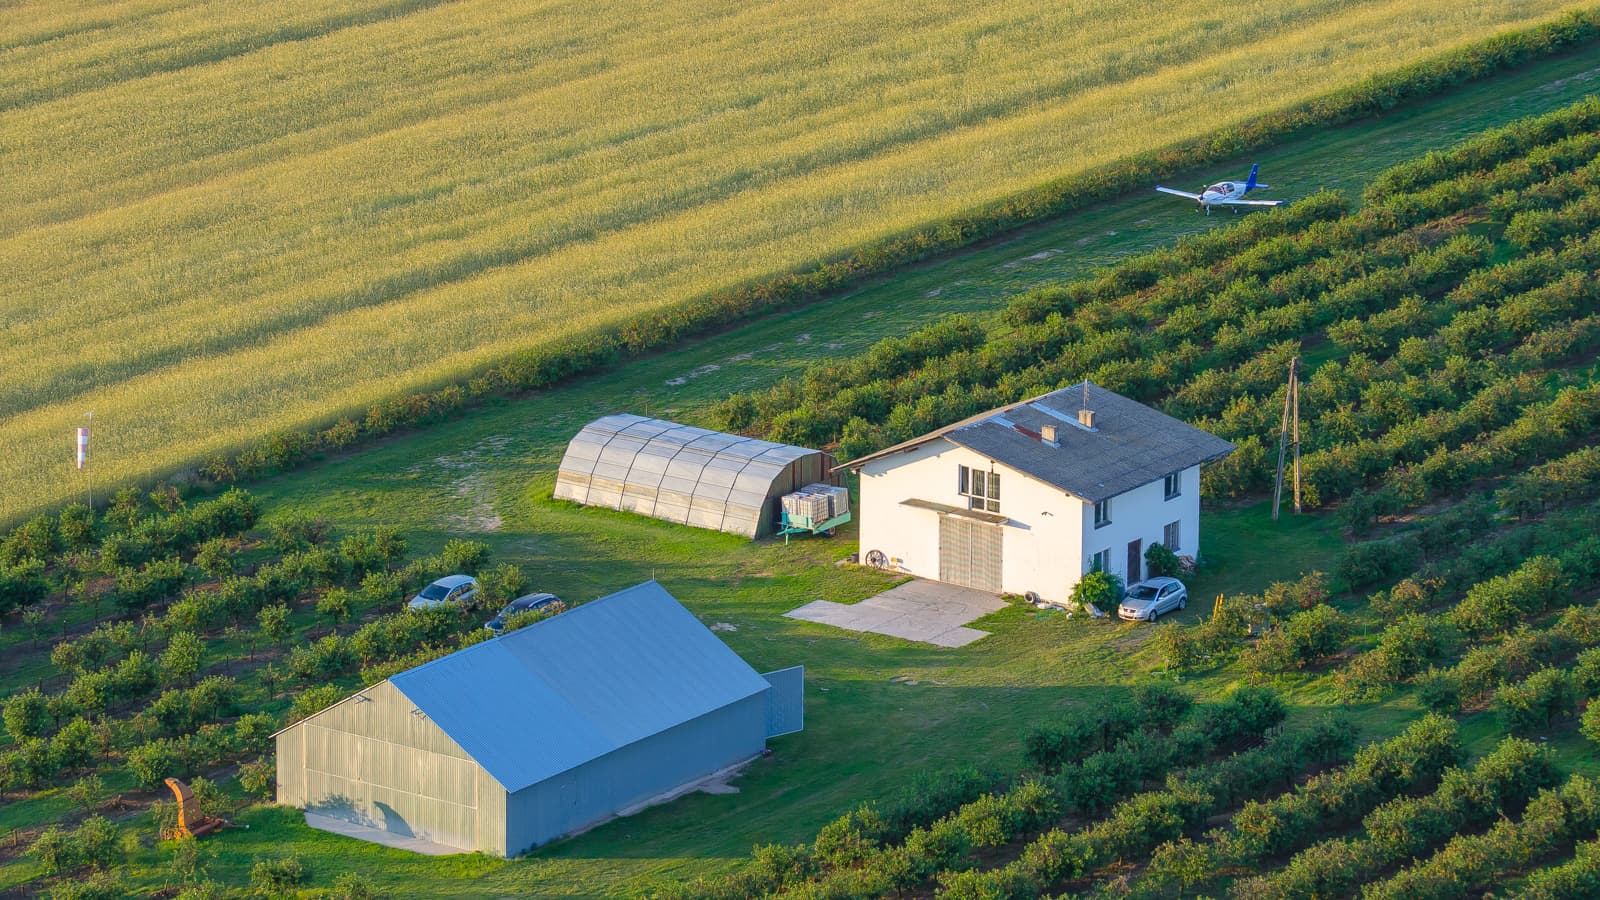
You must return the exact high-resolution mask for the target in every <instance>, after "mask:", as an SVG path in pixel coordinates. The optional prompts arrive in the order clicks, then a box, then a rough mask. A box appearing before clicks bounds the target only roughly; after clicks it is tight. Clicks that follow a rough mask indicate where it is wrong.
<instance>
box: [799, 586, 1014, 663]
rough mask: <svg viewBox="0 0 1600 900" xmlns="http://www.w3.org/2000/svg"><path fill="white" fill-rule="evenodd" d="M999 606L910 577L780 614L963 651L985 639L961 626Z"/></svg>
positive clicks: (980, 595) (971, 592)
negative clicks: (853, 599) (861, 595)
mask: <svg viewBox="0 0 1600 900" xmlns="http://www.w3.org/2000/svg"><path fill="white" fill-rule="evenodd" d="M1005 607H1006V604H1005V601H1004V600H1001V599H1000V598H999V597H997V596H995V595H994V594H990V593H986V592H984V591H980V590H976V589H974V588H965V587H959V586H957V585H953V584H944V583H942V582H938V581H925V580H922V579H914V580H912V581H908V582H906V583H905V584H902V585H898V586H896V587H892V588H890V589H889V590H887V591H884V592H883V593H881V594H879V595H878V596H876V597H871V598H869V599H866V600H863V601H861V602H860V603H855V604H850V605H846V604H843V603H833V602H831V601H828V600H816V601H813V602H811V603H807V604H806V605H805V606H802V607H800V608H799V609H795V610H790V611H789V612H786V613H784V616H785V617H786V618H790V619H800V620H802V621H806V622H817V623H820V624H823V625H832V626H834V627H836V628H844V629H848V630H850V631H869V632H872V633H873V634H886V635H889V636H890V637H897V638H904V639H906V640H908V641H920V642H922V643H925V644H934V645H936V646H940V647H963V646H966V645H967V644H970V643H972V642H973V641H975V640H977V639H979V638H982V637H987V636H988V635H989V632H987V631H979V630H977V629H976V628H966V627H964V626H965V625H966V624H967V623H968V622H971V621H973V620H974V619H978V618H982V617H983V616H986V615H988V614H989V613H992V612H995V611H997V610H1001V609H1005Z"/></svg>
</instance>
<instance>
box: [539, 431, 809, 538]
mask: <svg viewBox="0 0 1600 900" xmlns="http://www.w3.org/2000/svg"><path fill="white" fill-rule="evenodd" d="M833 468H834V461H833V457H832V456H830V455H828V454H827V453H824V452H822V451H820V450H808V449H806V448H804V447H791V446H789V445H787V444H775V443H773V442H771V441H763V440H759V439H757V438H749V437H742V436H740V435H737V434H724V433H723V432H720V431H708V430H706V429H704V428H695V427H693V426H691V425H680V424H678V423H676V422H668V421H665V420H663V419H649V418H646V417H644V416H636V415H631V414H627V413H619V414H617V415H610V416H605V417H604V418H600V419H596V420H595V421H593V422H590V423H589V424H588V425H585V426H584V427H583V430H581V431H579V432H578V434H577V436H576V437H574V438H573V439H572V441H571V442H570V443H569V444H568V445H567V452H566V455H565V456H563V457H562V459H561V469H560V472H559V473H558V474H557V476H556V488H555V497H556V499H558V500H571V501H574V502H576V503H582V504H585V505H587V506H604V507H606V508H608V509H621V510H627V511H629V512H636V513H641V514H643V515H647V516H653V517H654V518H657V519H665V520H667V521H668V522H677V523H678V524H680V525H693V526H695V527H697V528H709V529H711V530H713V531H726V532H728V533H729V534H740V535H744V536H745V537H749V538H754V537H761V536H763V535H767V534H771V533H772V532H773V530H774V526H775V523H776V522H777V520H778V517H779V511H780V498H782V497H783V495H784V494H787V493H789V492H791V491H794V490H796V489H798V488H800V487H801V486H803V485H806V484H812V483H815V482H828V483H831V484H838V483H839V481H838V478H839V476H838V475H836V474H834V472H833Z"/></svg>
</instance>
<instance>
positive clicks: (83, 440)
mask: <svg viewBox="0 0 1600 900" xmlns="http://www.w3.org/2000/svg"><path fill="white" fill-rule="evenodd" d="M88 464H89V429H87V428H79V429H78V468H80V469H81V468H83V467H84V466H87V465H88Z"/></svg>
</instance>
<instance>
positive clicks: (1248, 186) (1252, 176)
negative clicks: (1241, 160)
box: [1244, 164, 1261, 192]
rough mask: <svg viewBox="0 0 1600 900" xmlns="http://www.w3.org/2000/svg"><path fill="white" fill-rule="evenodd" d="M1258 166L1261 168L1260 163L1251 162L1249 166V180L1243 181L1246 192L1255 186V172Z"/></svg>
mask: <svg viewBox="0 0 1600 900" xmlns="http://www.w3.org/2000/svg"><path fill="white" fill-rule="evenodd" d="M1260 168H1261V166H1260V164H1252V165H1251V166H1250V180H1249V181H1246V182H1245V183H1244V189H1245V191H1246V192H1249V191H1252V190H1254V189H1255V187H1256V172H1257V171H1258V170H1259V169H1260Z"/></svg>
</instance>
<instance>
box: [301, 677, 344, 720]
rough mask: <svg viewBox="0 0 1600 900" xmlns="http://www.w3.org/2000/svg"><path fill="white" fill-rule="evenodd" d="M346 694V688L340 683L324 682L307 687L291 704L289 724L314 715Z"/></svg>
mask: <svg viewBox="0 0 1600 900" xmlns="http://www.w3.org/2000/svg"><path fill="white" fill-rule="evenodd" d="M344 696H345V692H344V690H343V689H342V688H340V687H339V686H338V685H333V684H323V685H318V686H316V687H311V688H306V689H305V690H304V691H301V692H300V694H299V695H298V696H296V697H295V698H294V703H293V704H291V705H290V707H289V722H288V724H290V725H293V724H294V723H296V722H298V721H300V720H301V719H305V718H309V717H311V716H314V715H316V714H317V713H319V712H321V711H323V710H324V709H327V708H328V707H330V706H332V705H333V704H335V703H338V702H339V701H340V700H343V699H344Z"/></svg>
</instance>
